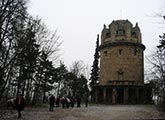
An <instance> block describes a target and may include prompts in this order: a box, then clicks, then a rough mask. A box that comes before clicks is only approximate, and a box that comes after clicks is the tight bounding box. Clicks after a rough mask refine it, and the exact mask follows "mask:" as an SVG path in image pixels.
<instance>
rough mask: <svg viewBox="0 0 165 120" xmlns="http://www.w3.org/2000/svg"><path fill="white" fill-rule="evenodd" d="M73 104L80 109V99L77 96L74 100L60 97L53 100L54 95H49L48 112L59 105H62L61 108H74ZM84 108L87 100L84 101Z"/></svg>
mask: <svg viewBox="0 0 165 120" xmlns="http://www.w3.org/2000/svg"><path fill="white" fill-rule="evenodd" d="M75 103H77V107H81V98H80V97H79V96H78V97H76V98H74V97H62V98H59V97H58V98H57V99H55V97H54V95H51V96H50V97H49V110H50V111H53V108H54V107H55V106H56V107H60V104H61V105H62V108H69V107H72V108H73V107H74V106H75ZM85 106H86V107H88V99H85Z"/></svg>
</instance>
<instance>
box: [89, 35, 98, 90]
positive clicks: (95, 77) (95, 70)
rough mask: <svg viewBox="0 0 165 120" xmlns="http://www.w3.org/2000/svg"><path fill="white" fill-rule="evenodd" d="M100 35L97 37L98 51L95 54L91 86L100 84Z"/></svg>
mask: <svg viewBox="0 0 165 120" xmlns="http://www.w3.org/2000/svg"><path fill="white" fill-rule="evenodd" d="M99 57H100V55H99V35H97V41H96V49H95V54H94V61H93V65H92V70H91V77H90V86H91V87H92V86H93V85H96V84H98V83H99V66H98V64H99Z"/></svg>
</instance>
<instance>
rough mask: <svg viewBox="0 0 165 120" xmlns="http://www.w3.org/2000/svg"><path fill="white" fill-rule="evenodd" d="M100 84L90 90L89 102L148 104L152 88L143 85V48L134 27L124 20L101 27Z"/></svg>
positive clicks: (136, 26) (136, 27)
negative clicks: (90, 98) (91, 97)
mask: <svg viewBox="0 0 165 120" xmlns="http://www.w3.org/2000/svg"><path fill="white" fill-rule="evenodd" d="M99 50H100V80H99V81H100V83H99V85H95V86H93V101H94V102H96V103H109V104H143V103H150V102H151V101H152V88H151V86H150V85H149V84H144V62H143V61H144V59H143V52H144V50H145V46H144V45H143V44H142V37H141V32H140V28H139V26H138V24H137V23H136V25H135V26H133V25H132V23H131V22H129V21H128V20H116V21H113V22H112V23H111V24H110V25H109V26H108V27H106V25H104V28H103V30H102V34H101V45H100V46H99Z"/></svg>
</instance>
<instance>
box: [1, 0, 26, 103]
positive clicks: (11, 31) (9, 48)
mask: <svg viewBox="0 0 165 120" xmlns="http://www.w3.org/2000/svg"><path fill="white" fill-rule="evenodd" d="M26 14H27V13H26V0H1V1H0V75H1V84H0V100H1V98H2V95H3V93H4V91H5V88H6V85H7V83H8V82H9V80H10V79H9V78H11V76H12V71H13V65H14V61H15V58H16V56H17V52H16V50H15V48H16V46H17V40H18V38H19V39H20V35H21V34H22V32H23V31H22V30H23V29H22V26H23V23H24V20H25V18H26V17H25V16H26Z"/></svg>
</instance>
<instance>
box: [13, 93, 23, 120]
mask: <svg viewBox="0 0 165 120" xmlns="http://www.w3.org/2000/svg"><path fill="white" fill-rule="evenodd" d="M15 102H16V103H15V105H16V110H17V111H18V119H19V118H20V117H21V116H22V114H21V111H22V110H23V109H24V107H25V99H24V97H23V95H19V96H18V97H17V98H16V101H15Z"/></svg>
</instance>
